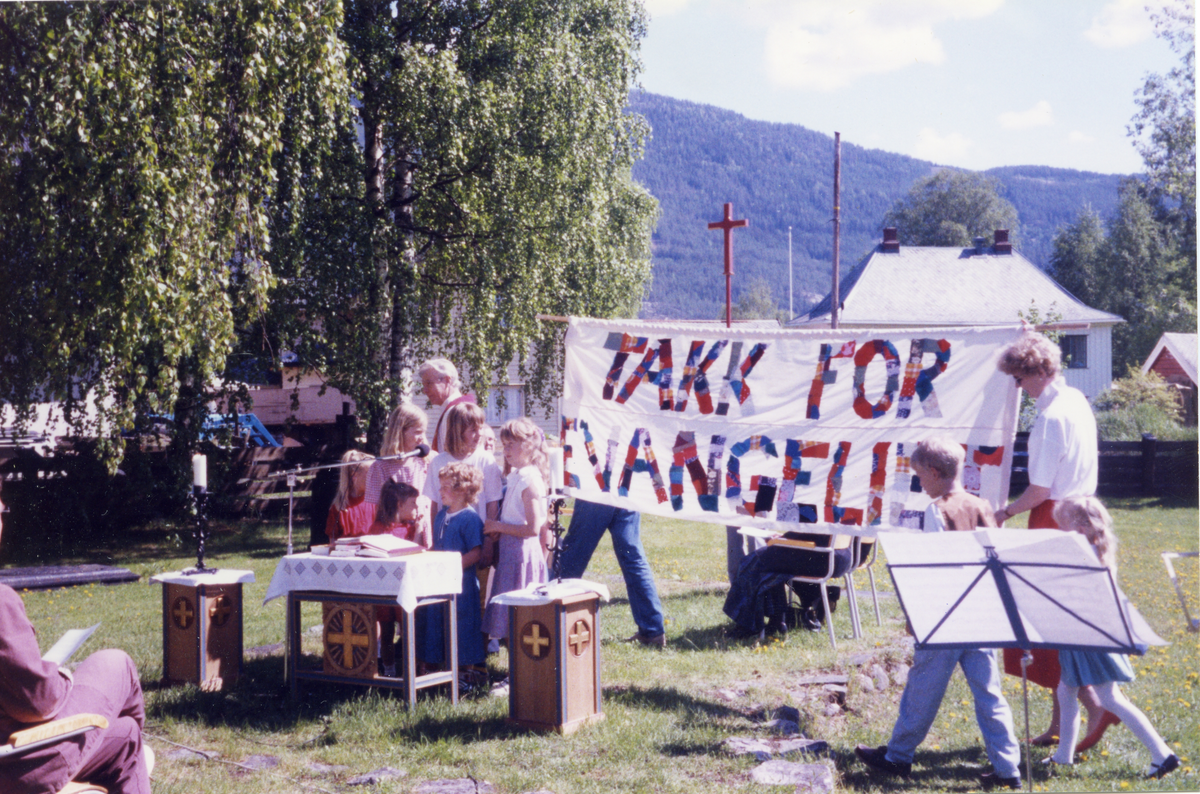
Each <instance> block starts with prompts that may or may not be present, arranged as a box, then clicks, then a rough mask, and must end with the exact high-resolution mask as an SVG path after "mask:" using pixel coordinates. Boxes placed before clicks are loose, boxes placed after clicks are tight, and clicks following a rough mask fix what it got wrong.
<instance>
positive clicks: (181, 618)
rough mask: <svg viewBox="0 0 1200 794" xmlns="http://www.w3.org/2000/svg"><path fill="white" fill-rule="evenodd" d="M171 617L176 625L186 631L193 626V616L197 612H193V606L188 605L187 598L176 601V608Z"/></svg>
mask: <svg viewBox="0 0 1200 794" xmlns="http://www.w3.org/2000/svg"><path fill="white" fill-rule="evenodd" d="M171 615H172V616H173V617H174V618H175V625H176V626H178V627H179V628H181V629H186V628H187V627H188V626H191V625H192V616H193V615H195V612H193V611H192V605H191V604H189V603H188V600H187V599H186V598H177V599H175V608H174V609H172V610H171Z"/></svg>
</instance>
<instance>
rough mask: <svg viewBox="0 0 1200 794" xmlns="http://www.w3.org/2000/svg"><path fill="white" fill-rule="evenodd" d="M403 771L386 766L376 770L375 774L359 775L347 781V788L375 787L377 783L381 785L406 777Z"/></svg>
mask: <svg viewBox="0 0 1200 794" xmlns="http://www.w3.org/2000/svg"><path fill="white" fill-rule="evenodd" d="M405 774H406V773H405V771H404V770H403V769H392V768H391V767H390V766H385V767H382V768H380V769H376V770H375V771H374V772H368V773H367V774H365V775H358V776H357V777H352V778H350V779H349V780H347V781H346V785H347V786H374V785H375V784H376V783H381V782H383V781H384V780H393V779H395V778H398V777H404V775H405Z"/></svg>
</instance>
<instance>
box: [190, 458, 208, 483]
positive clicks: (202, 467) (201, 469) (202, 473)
mask: <svg viewBox="0 0 1200 794" xmlns="http://www.w3.org/2000/svg"><path fill="white" fill-rule="evenodd" d="M192 486H193V487H195V488H199V489H200V490H202V491H207V490H208V458H206V457H204V456H203V455H201V454H199V453H197V454H195V455H192Z"/></svg>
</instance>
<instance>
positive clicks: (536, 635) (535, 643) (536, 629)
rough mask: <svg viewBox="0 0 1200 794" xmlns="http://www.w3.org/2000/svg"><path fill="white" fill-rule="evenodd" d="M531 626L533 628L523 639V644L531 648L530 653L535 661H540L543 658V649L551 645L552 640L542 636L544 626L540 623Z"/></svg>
mask: <svg viewBox="0 0 1200 794" xmlns="http://www.w3.org/2000/svg"><path fill="white" fill-rule="evenodd" d="M531 625H532V628H529V633H528V634H526V635H525V636H524V637H522V638H521V642H523V643H525V644H526V645H528V646H529V652H530V654H531V655H532V656H533V658H534V659H539V658H541V656H542V648H544V647H546V646H548V645H549V644H550V638H549V637H543V636H542V626H541V624H540V623H533V624H531ZM527 628H528V627H527Z"/></svg>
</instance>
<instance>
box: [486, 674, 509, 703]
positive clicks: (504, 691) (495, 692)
mask: <svg viewBox="0 0 1200 794" xmlns="http://www.w3.org/2000/svg"><path fill="white" fill-rule="evenodd" d="M488 694H489V695H491V696H492V697H494V698H506V697H508V679H507V678H505V679H504V680H503V681H497V682H496V683H494V684H492V688H491V689H489V690H488Z"/></svg>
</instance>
